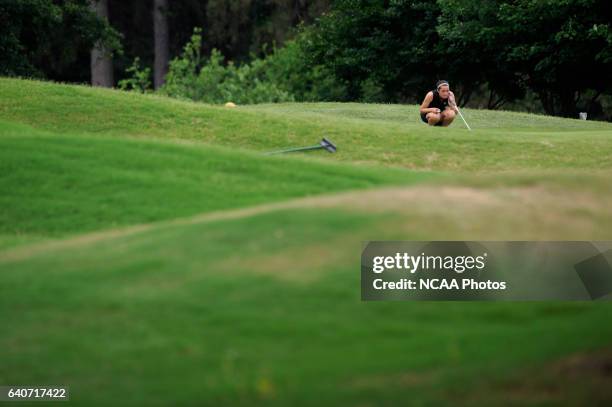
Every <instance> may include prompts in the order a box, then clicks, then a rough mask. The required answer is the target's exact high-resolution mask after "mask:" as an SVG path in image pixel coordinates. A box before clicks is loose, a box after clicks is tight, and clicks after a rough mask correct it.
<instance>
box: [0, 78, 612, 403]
mask: <svg viewBox="0 0 612 407" xmlns="http://www.w3.org/2000/svg"><path fill="white" fill-rule="evenodd" d="M465 113H466V116H467V117H468V120H470V122H471V124H472V125H473V127H474V128H476V129H477V130H476V131H474V132H472V133H469V132H467V131H466V130H464V129H462V128H461V123H459V122H458V123H456V125H454V126H453V127H451V128H449V129H439V128H435V129H433V128H428V127H427V126H425V125H423V124H421V123H419V122H418V120H417V119H416V107H414V106H393V105H359V104H287V105H260V106H248V107H246V106H245V107H239V108H238V109H235V110H228V109H224V108H221V107H215V106H206V105H199V104H194V103H188V102H181V101H175V100H168V99H164V98H160V97H155V96H141V95H136V94H130V93H124V92H116V91H108V90H101V89H90V88H87V87H80V86H63V85H56V84H49V83H42V82H33V81H19V80H12V79H1V78H0V147H1V148H0V167H1V168H0V171H1V173H2V174H3V175H2V177H1V178H0V192H1V193H0V233H1V234H4V236H5V237H4V246H11V247H5V248H4V249H0V321H2V322H3V326H5V327H6V329H4V330H3V331H2V332H1V333H0V349H2V351H0V360H1V361H2V362H1V363H0V383H59V384H62V383H65V384H69V385H70V386H71V390H72V395H73V403H74V404H77V405H108V404H111V403H116V402H117V400H118V399H120V400H122V402H123V404H131V405H142V404H146V405H168V404H173V405H192V404H193V405H224V404H225V405H227V404H229V405H258V404H266V405H269V404H272V405H330V404H340V405H356V404H360V405H374V404H375V405H390V406H391V405H398V404H402V403H406V402H408V401H409V402H410V403H411V404H415V405H457V404H460V405H482V404H487V405H503V404H506V405H514V404H521V405H523V404H532V405H542V404H548V405H560V404H564V405H568V404H569V405H584V404H598V403H599V404H606V403H607V402H612V393H610V391H609V389H608V387H605V386H601V383H600V382H602V381H605V379H606V378H605V376H604V375H603V373H601V372H599V371H598V370H592V369H591V370H588V371H586V372H585V371H581V374H580V375H579V376H578V377H575V376H573V375H567V374H561V375H559V374H558V370H556V368H554V366H556V365H554V363H557V362H558V361H559V360H560V359H561V360H563V358H565V357H567V355H571V354H579V355H584V354H588V352H592V351H595V350H597V349H600V348H606V347H610V344H611V343H612V330H611V329H610V327H609V326H610V325H609V324H608V323H607V322H608V320H609V315H610V311H612V310H611V309H610V306H608V305H607V304H602V303H578V304H566V303H522V304H506V303H479V304H474V303H452V304H451V303H434V302H421V303H374V304H373V303H362V302H360V299H359V272H358V270H359V254H360V247H361V241H363V240H377V239H379V240H383V239H398V240H400V239H420V240H429V239H459V240H479V239H483V240H484V239H489V240H513V239H514V240H522V239H525V240H529V239H542V240H546V239H549V240H553V239H569V240H571V239H584V240H589V239H602V240H605V239H611V238H612V236H611V232H610V231H611V230H612V213H611V211H610V209H609V208H610V205H609V203H610V202H612V187H611V185H610V183H609V176H610V171H611V170H612V160H611V155H610V154H611V151H612V150H611V147H612V126H611V125H610V124H607V123H593V122H581V121H577V120H567V119H557V118H545V117H540V116H533V115H525V114H517V113H507V112H484V111H473V110H469V109H467V110H466V112H465ZM323 134H325V135H329V136H330V137H331V138H332V139H333V140H334V141H336V142H337V144H338V145H339V147H340V151H339V153H338V154H336V155H329V154H327V153H320V154H319V153H314V155H308V156H306V155H297V156H295V155H294V156H290V157H266V156H262V155H261V154H260V153H261V151H267V150H270V149H273V148H278V147H283V146H288V145H302V144H310V143H312V142H316V140H317V139H319V138H320V137H321V136H322V135H323ZM228 147H231V148H228ZM395 167H403V168H395ZM407 168H408V169H420V170H434V171H435V172H414V171H410V170H408V169H407ZM492 170H495V172H492ZM498 170H503V172H499V171H498ZM439 171H443V172H445V174H440V173H439ZM448 173H453V175H449V174H448ZM383 185H387V186H388V185H393V187H392V188H389V187H387V188H385V189H372V188H371V187H374V186H383ZM365 188H368V190H367V191H366V190H363V189H365ZM346 190H351V191H349V192H345V193H342V194H337V193H336V192H338V191H346ZM305 196H310V198H307V199H305V200H301V201H300V200H298V201H292V202H294V203H292V204H291V205H289V204H286V205H285V206H283V203H282V201H283V200H285V199H288V198H299V197H305ZM271 202H277V203H278V205H277V206H268V207H266V206H264V207H263V208H268V209H265V210H263V209H262V210H257V209H256V208H262V207H261V206H253V205H266V204H270V203H271ZM235 208H247V209H235ZM249 208H254V209H252V210H251V211H249ZM218 210H227V211H228V212H226V216H217V217H215V216H214V213H211V211H218ZM197 213H205V214H206V213H208V214H211V216H209V217H206V216H205V215H204V216H200V215H197V216H194V217H191V218H189V216H192V215H195V214H197ZM232 213H235V214H236V216H230V215H231V214H232ZM183 217H188V218H186V219H184V220H183V221H181V222H173V221H172V219H175V218H183ZM160 220H166V221H167V222H165V223H153V224H149V225H148V226H147V227H139V226H138V225H139V224H141V223H148V222H152V221H160ZM128 225H136V226H134V228H132V229H126V228H125V227H126V226H128ZM109 228H110V229H111V230H109ZM116 228H118V229H116ZM82 232H94V233H93V234H92V233H87V234H82V235H78V234H77V233H82ZM96 233H98V234H96ZM67 235H71V236H70V238H69V239H67V240H58V239H57V238H58V237H66V236H67ZM23 236H25V237H23ZM37 238H38V239H48V240H47V241H43V242H35V243H32V242H30V240H31V239H37ZM23 240H25V242H24V241H23ZM2 244H3V243H2V241H1V240H0V245H2ZM13 246H14V247H13ZM559 338H562V340H559ZM551 364H552V365H551ZM551 366H552V367H551ZM532 372H537V375H536V376H537V380H532V381H530V382H529V386H526V385H525V383H526V380H525V379H524V378H525V377H531V376H532V375H531V373H532ZM492 389H495V390H492Z"/></svg>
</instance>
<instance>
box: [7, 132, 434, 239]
mask: <svg viewBox="0 0 612 407" xmlns="http://www.w3.org/2000/svg"><path fill="white" fill-rule="evenodd" d="M325 154H327V153H325ZM0 172H1V173H2V174H3V175H2V177H1V178H0V190H1V191H4V193H3V194H2V195H0V209H1V210H0V233H1V234H8V235H19V234H22V235H23V234H26V235H27V234H33V235H42V236H62V235H65V234H68V233H76V232H85V231H93V230H98V229H104V228H112V227H118V226H126V225H131V224H138V223H145V222H154V221H159V220H165V219H172V218H176V217H182V216H189V215H193V214H196V213H201V212H206V211H212V210H220V209H230V208H238V207H245V206H250V205H256V204H262V203H266V202H274V201H279V200H284V199H287V198H292V197H299V196H307V195H313V194H322V193H326V192H334V191H341V190H347V189H358V188H368V187H372V186H376V185H384V184H396V185H398V184H410V183H413V182H417V181H419V180H423V179H426V178H428V177H431V176H433V175H432V174H425V173H416V172H411V171H406V170H400V169H386V168H372V167H364V166H346V165H338V164H334V163H324V162H316V161H305V160H300V159H287V158H284V157H265V156H263V155H261V154H257V153H249V152H245V151H232V150H230V149H227V148H221V147H213V146H204V145H194V144H174V143H167V142H156V141H154V140H134V139H125V138H124V139H120V138H113V137H110V138H109V137H91V136H76V135H59V134H49V133H45V132H39V131H38V130H35V129H32V128H28V127H24V126H16V125H11V124H6V123H1V122H0Z"/></svg>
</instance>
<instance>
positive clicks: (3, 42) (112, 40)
mask: <svg viewBox="0 0 612 407" xmlns="http://www.w3.org/2000/svg"><path fill="white" fill-rule="evenodd" d="M97 41H100V42H102V43H103V44H104V45H105V47H106V49H108V50H109V51H110V52H120V51H121V45H120V36H119V34H118V33H117V32H116V31H115V30H114V29H113V28H112V27H111V26H110V25H109V24H108V22H107V21H105V20H101V19H100V18H98V17H97V16H96V15H95V13H94V12H92V11H91V9H90V7H89V2H88V0H62V1H53V0H22V1H2V2H0V53H1V54H2V58H0V75H9V76H31V77H50V78H53V79H58V80H74V79H77V78H82V76H81V75H80V74H81V71H82V70H85V71H86V74H87V75H88V74H89V67H88V66H87V67H86V69H85V67H82V66H81V65H77V64H76V62H77V60H78V58H79V55H80V54H82V53H84V52H88V51H89V49H90V48H91V47H92V46H93V44H94V43H96V42H97ZM77 80H78V79H77Z"/></svg>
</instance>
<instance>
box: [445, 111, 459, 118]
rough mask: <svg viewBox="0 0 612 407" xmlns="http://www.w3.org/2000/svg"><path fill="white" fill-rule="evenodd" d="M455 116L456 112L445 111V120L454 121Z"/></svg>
mask: <svg viewBox="0 0 612 407" xmlns="http://www.w3.org/2000/svg"><path fill="white" fill-rule="evenodd" d="M455 115H456V113H455V111H454V110H451V109H448V110H445V111H444V118H445V119H449V120H452V119H454V118H455Z"/></svg>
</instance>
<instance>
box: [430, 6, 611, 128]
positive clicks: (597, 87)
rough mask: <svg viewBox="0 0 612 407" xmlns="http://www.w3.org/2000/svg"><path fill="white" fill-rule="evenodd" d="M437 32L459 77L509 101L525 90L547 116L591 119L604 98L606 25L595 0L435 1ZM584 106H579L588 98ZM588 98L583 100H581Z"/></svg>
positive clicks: (608, 44)
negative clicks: (470, 74)
mask: <svg viewBox="0 0 612 407" xmlns="http://www.w3.org/2000/svg"><path fill="white" fill-rule="evenodd" d="M439 3H440V8H441V12H442V14H441V18H440V26H439V31H440V34H441V37H442V38H443V40H444V43H445V44H446V46H447V47H448V49H449V50H450V51H452V52H453V53H454V54H455V55H457V56H461V55H462V56H463V58H457V59H458V60H459V61H460V62H461V63H463V64H465V65H466V68H467V70H472V71H479V72H481V73H482V78H483V79H484V80H485V81H487V82H488V83H489V86H490V87H491V88H492V89H493V90H495V91H497V93H498V94H499V95H501V96H502V97H506V98H508V99H510V100H512V99H515V98H516V97H517V96H520V95H521V94H522V93H523V92H524V91H525V90H527V89H529V90H530V91H532V92H534V93H535V94H537V95H538V97H539V99H540V101H541V103H542V106H543V108H544V110H545V111H546V112H547V113H549V114H555V115H562V116H569V117H576V113H577V110H578V109H577V107H578V106H579V105H582V108H584V109H586V110H588V111H591V112H593V109H594V108H595V102H596V99H597V97H598V96H599V95H600V94H602V93H610V92H612V79H610V75H609V74H607V73H608V72H610V71H612V59H610V55H612V36H611V35H610V27H611V24H612V23H611V20H610V15H609V13H608V14H607V15H606V13H605V12H601V11H603V10H606V9H607V7H606V6H607V2H606V1H603V0H580V1H565V0H546V1H530V0H519V1H510V0H495V1H490V2H477V1H474V0H440V1H439ZM593 92H594V95H595V98H593V96H591V97H590V98H588V99H587V100H584V99H583V100H582V101H581V97H585V96H587V95H589V94H591V95H593ZM589 99H590V100H589Z"/></svg>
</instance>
